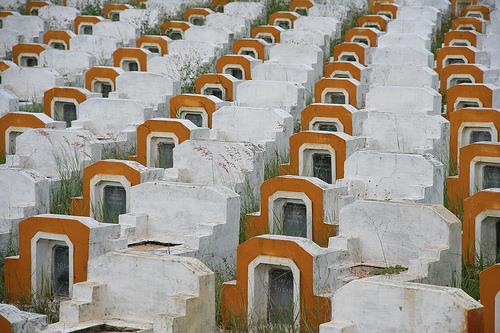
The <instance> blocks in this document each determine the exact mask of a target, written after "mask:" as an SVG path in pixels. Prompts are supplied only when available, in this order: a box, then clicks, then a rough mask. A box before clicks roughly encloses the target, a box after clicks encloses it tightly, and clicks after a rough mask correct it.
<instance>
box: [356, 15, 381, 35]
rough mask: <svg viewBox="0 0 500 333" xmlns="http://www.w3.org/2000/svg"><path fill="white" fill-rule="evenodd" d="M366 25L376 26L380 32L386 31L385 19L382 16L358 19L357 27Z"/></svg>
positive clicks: (368, 16)
mask: <svg viewBox="0 0 500 333" xmlns="http://www.w3.org/2000/svg"><path fill="white" fill-rule="evenodd" d="M366 24H376V25H378V26H379V27H380V30H381V31H387V18H386V17H385V16H383V15H364V16H361V17H360V18H359V19H358V26H360V27H363V26H364V25H366Z"/></svg>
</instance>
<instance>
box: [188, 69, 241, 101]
mask: <svg viewBox="0 0 500 333" xmlns="http://www.w3.org/2000/svg"><path fill="white" fill-rule="evenodd" d="M241 82H242V81H240V80H238V79H236V78H235V77H234V76H232V75H229V74H202V75H200V76H198V78H197V79H196V81H195V92H196V93H197V94H201V95H207V96H215V97H217V98H218V99H221V100H223V101H227V102H232V101H234V99H235V95H236V89H237V88H238V85H239V84H240V83H241Z"/></svg>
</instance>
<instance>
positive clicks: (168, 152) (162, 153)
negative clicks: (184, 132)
mask: <svg viewBox="0 0 500 333" xmlns="http://www.w3.org/2000/svg"><path fill="white" fill-rule="evenodd" d="M174 147H175V144H173V143H168V142H160V143H158V167H159V168H164V169H167V168H172V167H173V166H174V155H173V153H174Z"/></svg>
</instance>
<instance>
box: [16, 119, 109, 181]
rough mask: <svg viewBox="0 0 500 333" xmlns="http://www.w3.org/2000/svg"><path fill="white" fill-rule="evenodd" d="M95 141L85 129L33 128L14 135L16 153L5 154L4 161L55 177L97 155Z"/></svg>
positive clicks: (76, 169)
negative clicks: (17, 135)
mask: <svg viewBox="0 0 500 333" xmlns="http://www.w3.org/2000/svg"><path fill="white" fill-rule="evenodd" d="M96 145H97V139H96V137H95V136H93V135H92V134H91V133H90V132H88V131H83V130H74V131H73V130H72V131H67V130H65V129H46V128H43V129H42V128H38V129H32V130H28V131H26V132H24V133H23V134H21V135H19V137H17V138H16V154H15V155H12V156H10V155H9V156H7V165H12V166H17V167H23V168H31V169H34V170H36V171H38V172H39V173H40V174H42V175H43V176H45V177H51V178H56V179H57V178H60V177H61V174H69V173H72V172H77V171H78V170H80V169H81V168H83V166H84V165H85V164H87V163H89V162H91V161H94V160H97V159H99V158H100V149H99V148H100V147H97V146H96Z"/></svg>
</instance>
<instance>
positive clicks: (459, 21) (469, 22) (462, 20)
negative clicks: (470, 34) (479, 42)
mask: <svg viewBox="0 0 500 333" xmlns="http://www.w3.org/2000/svg"><path fill="white" fill-rule="evenodd" d="M464 25H466V26H473V27H474V30H475V31H477V32H479V33H483V21H482V20H481V19H478V18H477V17H457V18H456V19H453V21H451V29H452V30H458V28H459V27H460V26H464Z"/></svg>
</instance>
